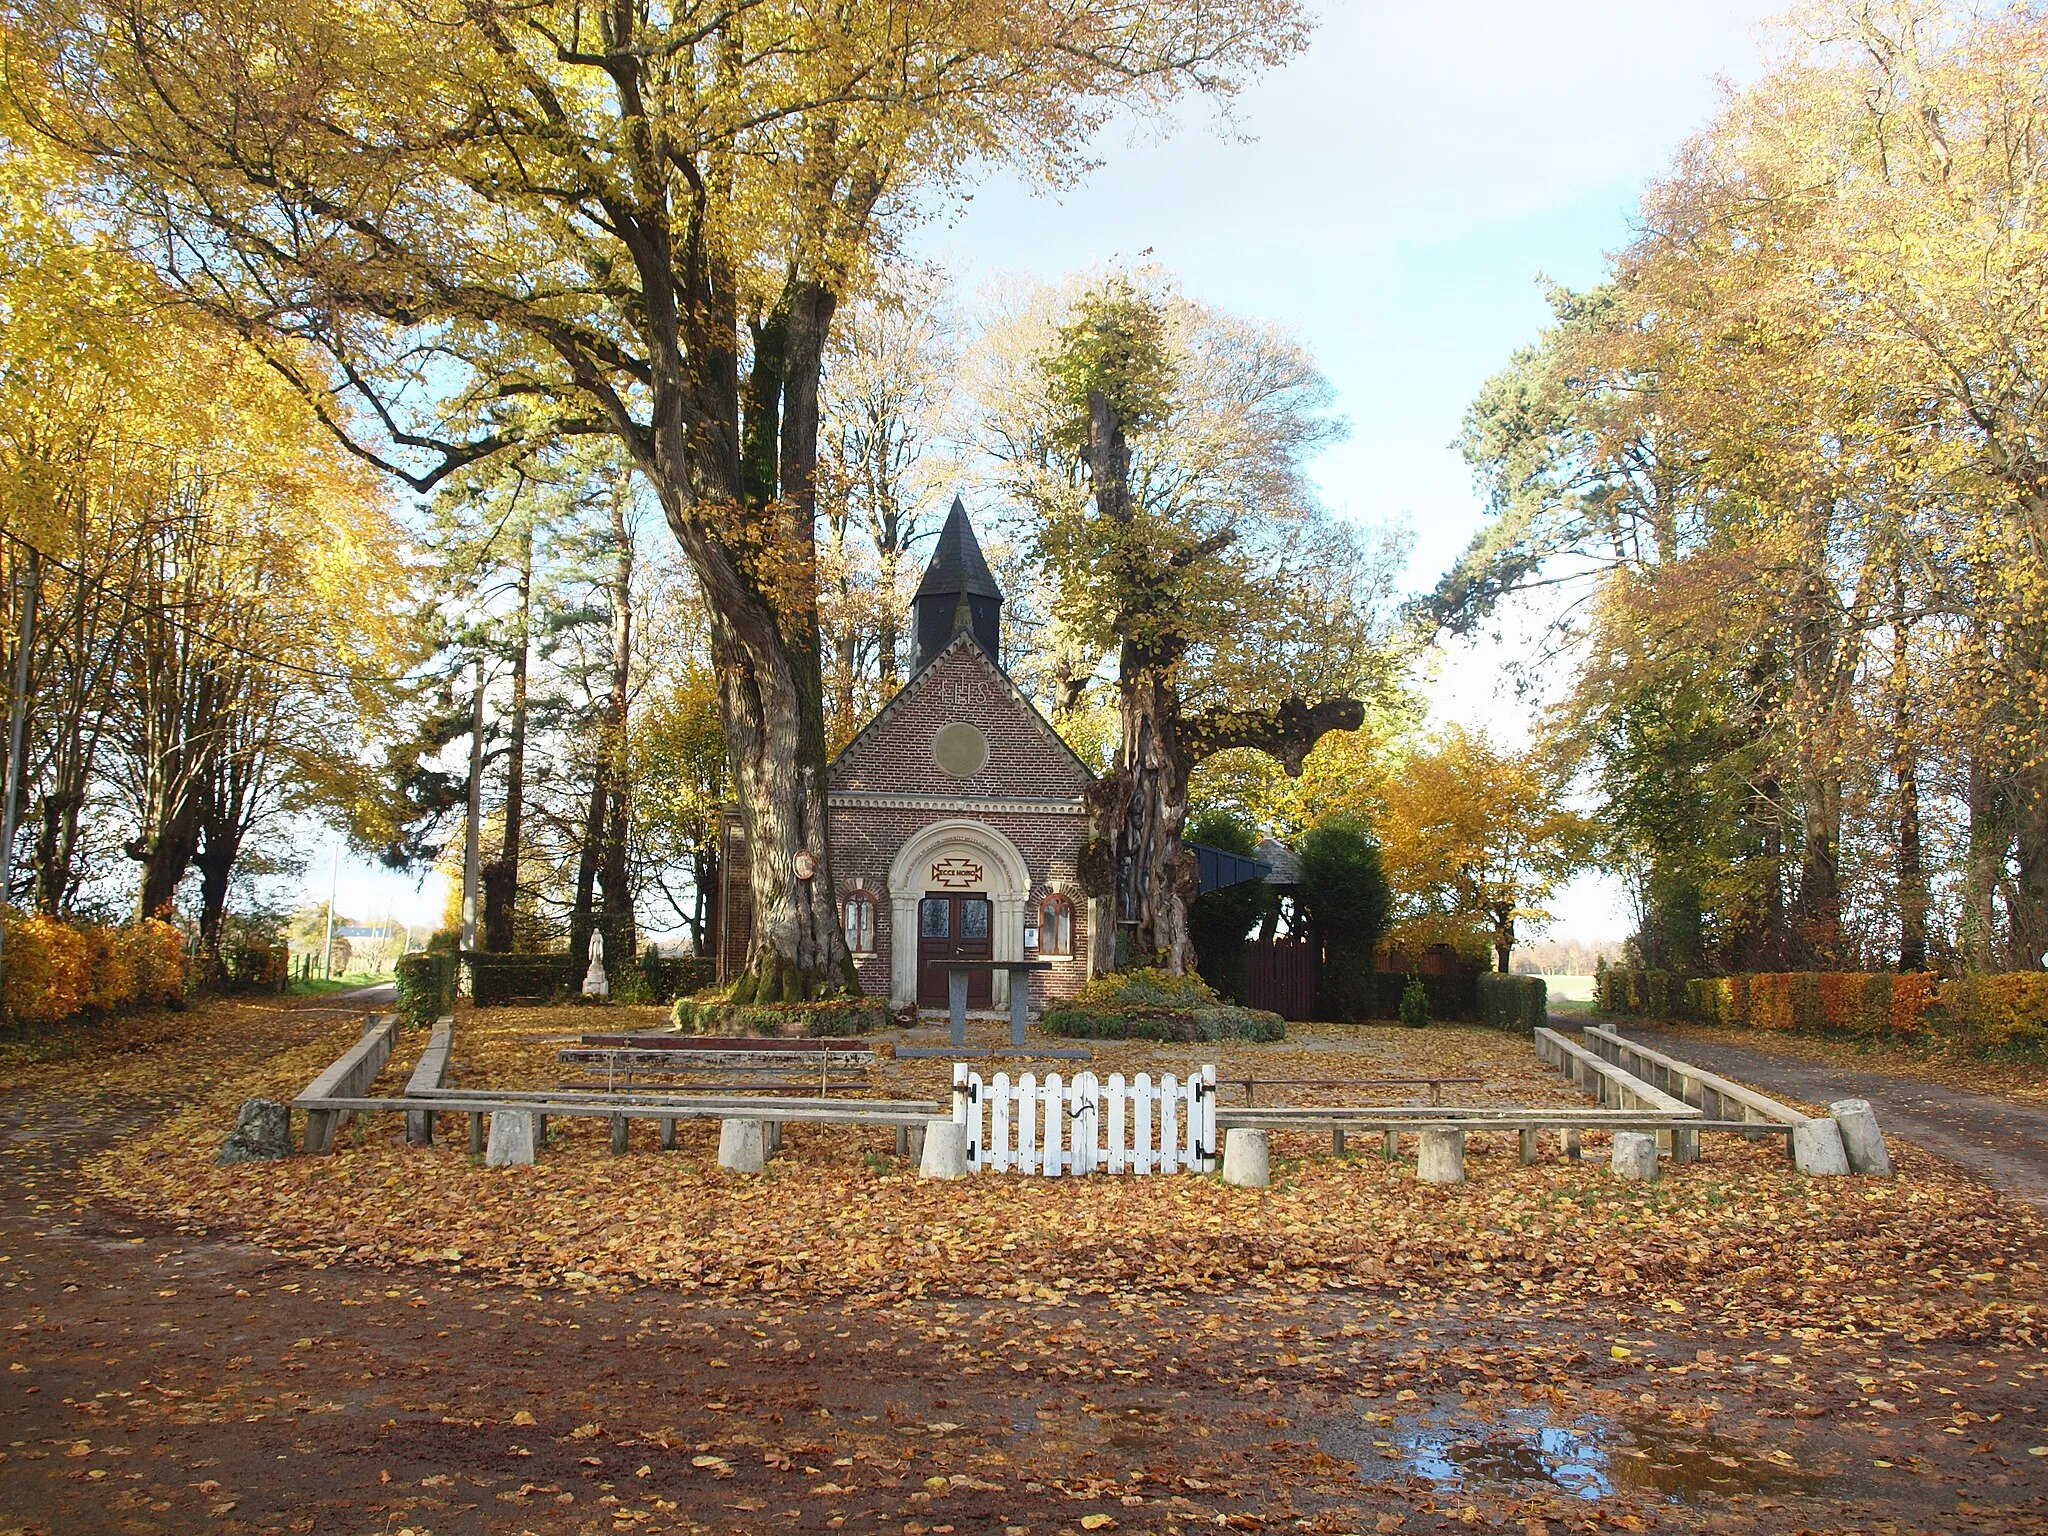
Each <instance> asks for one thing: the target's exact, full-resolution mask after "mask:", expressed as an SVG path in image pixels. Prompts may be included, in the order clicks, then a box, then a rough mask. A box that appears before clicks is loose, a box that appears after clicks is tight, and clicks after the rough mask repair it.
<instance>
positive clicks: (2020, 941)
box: [2006, 764, 2048, 971]
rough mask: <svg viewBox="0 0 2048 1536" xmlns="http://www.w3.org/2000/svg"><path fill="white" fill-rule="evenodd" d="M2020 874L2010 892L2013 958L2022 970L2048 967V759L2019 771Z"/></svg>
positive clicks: (2016, 833)
mask: <svg viewBox="0 0 2048 1536" xmlns="http://www.w3.org/2000/svg"><path fill="white" fill-rule="evenodd" d="M2017 780H2018V783H2017V789H2018V794H2017V796H2016V798H2017V800H2018V807H2017V809H2018V814H2017V815H2016V816H2015V817H2014V828H2013V853H2014V861H2013V862H2014V865H2015V878H2014V880H2013V882H2012V885H2011V887H2010V890H2009V893H2008V895H2007V898H2006V904H2007V908H2008V915H2009V916H2010V918H2011V922H2012V952H2011V955H2010V956H2009V961H2008V963H2009V964H2010V966H2011V968H2012V969H2013V970H2016V971H2038V970H2048V765H2041V764H2036V765H2033V766H2031V767H2029V768H2028V769H2027V770H2026V771H2025V772H2024V773H2021V774H2019V775H2017Z"/></svg>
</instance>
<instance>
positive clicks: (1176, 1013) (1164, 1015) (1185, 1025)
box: [1038, 1003, 1287, 1042]
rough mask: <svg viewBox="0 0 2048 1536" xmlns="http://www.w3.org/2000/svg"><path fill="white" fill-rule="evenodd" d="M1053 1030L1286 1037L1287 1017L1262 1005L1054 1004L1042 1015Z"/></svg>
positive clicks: (1115, 1035) (1091, 1036)
mask: <svg viewBox="0 0 2048 1536" xmlns="http://www.w3.org/2000/svg"><path fill="white" fill-rule="evenodd" d="M1038 1022H1039V1027H1040V1028H1041V1029H1043V1030H1044V1031H1045V1032H1046V1033H1047V1034H1048V1035H1060V1036H1064V1037H1065V1038H1067V1039H1072V1040H1186V1041H1190V1042H1201V1041H1209V1040H1284V1039H1285V1038H1286V1037H1287V1021H1286V1020H1284V1019H1282V1018H1281V1017H1280V1015H1279V1014H1277V1013H1267V1012H1266V1011H1265V1010H1264V1009H1260V1008H1240V1007H1237V1006H1236V1005H1235V1004H1231V1003H1219V1004H1217V1005H1216V1006H1214V1007H1211V1008H1184V1009H1160V1010H1145V1009H1138V1008H1118V1009H1113V1010H1111V1009H1101V1008H1076V1007H1067V1008H1048V1009H1046V1011H1045V1014H1044V1016H1043V1017H1042V1018H1041V1019H1040V1020H1039V1021H1038Z"/></svg>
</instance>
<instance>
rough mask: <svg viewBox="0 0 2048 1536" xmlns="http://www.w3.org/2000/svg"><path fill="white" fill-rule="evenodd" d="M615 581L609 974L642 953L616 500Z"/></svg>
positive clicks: (623, 528)
mask: <svg viewBox="0 0 2048 1536" xmlns="http://www.w3.org/2000/svg"><path fill="white" fill-rule="evenodd" d="M611 531H612V579H611V580H610V581H609V582H608V583H606V589H605V590H606V595H607V597H608V599H609V601H610V603H611V678H610V686H609V688H608V689H607V691H606V694H605V702H604V714H605V718H604V730H603V743H604V745H603V749H602V750H603V752H604V754H605V758H606V769H605V781H606V784H607V786H608V791H609V793H608V796H607V804H606V806H605V815H604V820H603V826H604V843H603V848H602V851H601V853H600V855H599V858H598V865H597V883H598V890H599V892H600V893H601V895H602V897H603V902H604V935H605V964H606V968H607V969H608V970H610V971H611V972H612V974H614V975H616V974H617V967H620V966H624V965H629V964H631V963H632V960H633V956H634V954H635V952H636V950H637V948H638V936H637V934H636V933H635V930H634V922H633V884H632V880H631V877H630V872H629V869H628V864H627V858H628V853H629V851H630V843H631V836H632V816H633V776H632V772H631V762H630V759H629V755H628V752H627V737H626V730H627V723H628V722H627V710H628V709H629V707H630V705H631V700H632V693H631V683H632V671H633V536H632V530H631V529H630V528H629V527H628V526H627V523H626V503H625V498H624V497H623V496H622V495H620V496H614V497H613V498H612V530H611Z"/></svg>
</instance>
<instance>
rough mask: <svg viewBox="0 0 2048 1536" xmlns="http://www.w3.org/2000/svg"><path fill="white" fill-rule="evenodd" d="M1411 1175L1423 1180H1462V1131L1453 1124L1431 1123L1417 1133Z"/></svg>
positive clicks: (1463, 1158)
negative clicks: (1419, 1144)
mask: <svg viewBox="0 0 2048 1536" xmlns="http://www.w3.org/2000/svg"><path fill="white" fill-rule="evenodd" d="M1420 1140H1421V1146H1420V1147H1419V1148H1417V1150H1416V1153H1415V1177H1416V1178H1417V1179H1419V1180H1421V1181H1422V1182H1423V1183H1424V1184H1462V1183H1464V1182H1465V1133H1464V1132H1463V1131H1461V1130H1459V1129H1458V1128H1457V1127H1456V1126H1432V1127H1430V1128H1429V1129H1428V1130H1426V1131H1424V1132H1423V1133H1422V1135H1421V1138H1420Z"/></svg>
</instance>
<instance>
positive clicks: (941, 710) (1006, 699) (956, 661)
mask: <svg viewBox="0 0 2048 1536" xmlns="http://www.w3.org/2000/svg"><path fill="white" fill-rule="evenodd" d="M954 720H962V721H965V722H966V723H967V724H969V725H973V726H978V727H979V728H980V729H981V732H982V734H983V735H984V736H986V737H987V738H988V748H989V751H988V763H987V765H986V766H985V767H984V768H983V769H982V771H981V772H979V773H977V774H975V775H973V776H972V777H970V778H964V779H963V778H954V777H953V776H952V775H951V774H949V773H947V772H946V771H945V770H944V769H943V768H941V767H939V765H938V762H937V760H936V759H935V758H934V757H933V756H932V739H933V737H935V736H936V735H937V734H938V730H939V727H940V726H942V725H945V724H947V723H948V722H950V721H954ZM1087 781H1088V771H1087V769H1085V768H1084V767H1082V766H1081V763H1080V762H1079V760H1078V759H1076V758H1075V756H1074V754H1073V753H1072V752H1070V751H1069V750H1068V749H1067V746H1066V743H1064V742H1062V741H1061V740H1060V739H1059V736H1058V735H1057V734H1056V733H1055V732H1054V730H1053V728H1052V727H1051V726H1050V725H1049V724H1047V723H1046V721H1045V720H1044V719H1043V718H1041V717H1040V715H1039V714H1038V712H1037V711H1036V710H1035V709H1033V708H1032V707H1031V705H1030V704H1029V703H1028V702H1026V701H1025V699H1024V698H1023V697H1022V696H1021V695H1020V694H1018V693H1017V692H1016V690H1015V689H1014V688H1013V687H1011V685H1010V684H1009V682H1008V681H1007V680H1006V679H1005V678H1004V677H1003V675H1002V674H1001V673H1000V672H998V671H997V670H996V669H995V667H994V665H993V664H992V663H991V662H990V661H989V659H988V658H987V656H985V655H984V654H983V653H982V649H981V647H980V646H978V645H976V644H974V642H973V641H971V640H968V639H966V638H964V637H963V638H961V639H959V640H956V641H955V642H954V643H953V645H952V646H951V647H949V648H948V649H947V650H946V651H944V652H943V653H941V655H940V657H939V659H938V661H937V663H936V664H935V665H934V666H933V667H932V669H931V670H930V671H928V672H925V673H923V674H921V675H920V676H919V677H918V678H917V680H916V681H915V682H914V683H912V684H911V686H909V687H907V688H905V689H904V690H903V691H902V692H901V693H899V694H897V695H896V697H895V698H894V699H892V700H890V701H889V703H888V704H886V705H884V706H883V708H882V712H881V713H880V714H879V715H877V716H876V717H875V718H874V720H873V721H871V722H870V723H869V725H868V727H867V729H866V730H864V731H862V732H861V734H860V735H858V736H856V737H855V738H854V739H853V740H852V741H851V742H850V743H848V744H847V747H846V750H845V751H843V752H841V753H840V754H839V756H838V758H837V759H835V760H834V762H833V764H832V771H831V779H830V784H831V787H832V789H834V790H837V791H848V790H851V791H864V792H867V793H870V794H877V793H879V794H893V795H971V796H982V795H993V796H998V797H1010V798H1015V799H1066V798H1069V797H1074V796H1078V795H1079V794H1080V793H1081V790H1082V787H1083V786H1084V785H1085V784H1086V783H1087Z"/></svg>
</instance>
